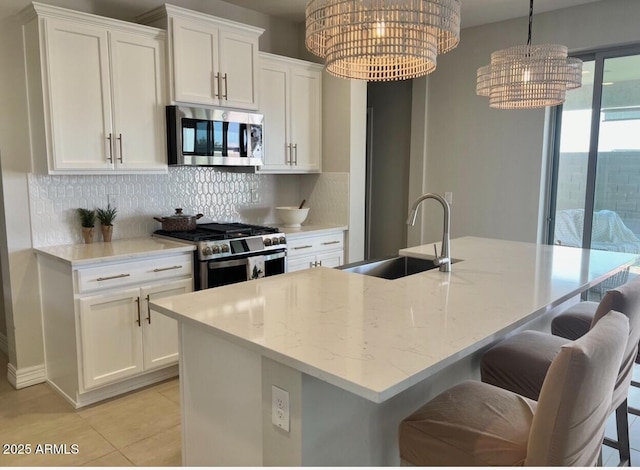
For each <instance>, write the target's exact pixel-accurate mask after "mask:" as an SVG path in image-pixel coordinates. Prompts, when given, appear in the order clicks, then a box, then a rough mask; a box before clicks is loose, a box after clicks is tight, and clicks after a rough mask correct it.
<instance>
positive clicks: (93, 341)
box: [38, 250, 193, 407]
mask: <svg viewBox="0 0 640 470" xmlns="http://www.w3.org/2000/svg"><path fill="white" fill-rule="evenodd" d="M38 265H39V269H40V280H41V283H40V284H41V295H42V306H43V327H44V335H45V360H46V367H47V381H48V382H49V383H50V384H51V385H52V386H53V387H54V388H55V389H57V390H58V391H59V392H60V393H61V394H62V395H63V396H64V397H65V398H67V400H68V401H70V402H71V403H72V404H73V405H75V406H76V407H81V406H85V405H88V404H91V403H94V402H96V401H99V400H102V399H105V398H108V397H111V396H115V395H118V394H121V393H124V392H127V391H129V390H133V389H135V388H139V387H141V386H144V385H148V384H150V383H154V382H157V381H159V380H164V379H166V378H169V377H172V376H175V375H176V374H177V364H178V325H177V322H176V321H175V320H173V319H172V318H169V317H167V316H165V315H162V314H160V313H158V312H155V311H153V310H152V309H151V306H150V302H153V301H154V300H157V299H160V298H162V297H168V296H174V295H179V294H184V293H187V292H191V291H192V290H193V279H192V272H193V271H192V270H193V255H192V254H191V252H187V251H186V250H185V252H184V253H178V254H176V253H171V254H167V255H162V256H158V255H156V256H140V257H133V260H127V261H121V262H101V261H96V263H85V264H83V265H82V266H80V267H77V266H75V267H74V266H72V265H70V264H69V263H68V262H64V261H60V260H58V259H55V258H52V257H49V256H39V257H38Z"/></svg>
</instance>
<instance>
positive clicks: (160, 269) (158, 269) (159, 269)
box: [153, 266, 182, 273]
mask: <svg viewBox="0 0 640 470" xmlns="http://www.w3.org/2000/svg"><path fill="white" fill-rule="evenodd" d="M181 267H182V266H171V267H168V268H156V269H154V270H153V272H154V273H159V272H162V271H171V270H172V269H180V268H181Z"/></svg>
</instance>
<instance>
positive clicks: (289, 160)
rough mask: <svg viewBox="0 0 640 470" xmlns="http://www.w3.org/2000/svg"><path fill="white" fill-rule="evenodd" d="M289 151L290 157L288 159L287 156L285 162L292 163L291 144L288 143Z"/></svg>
mask: <svg viewBox="0 0 640 470" xmlns="http://www.w3.org/2000/svg"><path fill="white" fill-rule="evenodd" d="M287 151H288V152H289V158H288V159H287V158H286V156H285V163H286V164H287V165H291V161H292V160H291V144H287Z"/></svg>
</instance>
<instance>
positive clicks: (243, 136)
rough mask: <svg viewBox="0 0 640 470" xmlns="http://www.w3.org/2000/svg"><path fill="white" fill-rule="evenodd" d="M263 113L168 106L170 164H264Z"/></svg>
mask: <svg viewBox="0 0 640 470" xmlns="http://www.w3.org/2000/svg"><path fill="white" fill-rule="evenodd" d="M263 121H264V116H263V115H262V114H254V113H246V112H242V111H230V110H226V109H217V108H197V107H189V106H167V151H168V154H169V165H194V166H219V165H223V166H260V165H262V129H263Z"/></svg>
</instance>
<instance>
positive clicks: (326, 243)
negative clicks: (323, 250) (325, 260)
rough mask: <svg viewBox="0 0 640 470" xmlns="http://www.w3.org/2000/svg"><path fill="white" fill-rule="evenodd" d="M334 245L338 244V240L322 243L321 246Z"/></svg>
mask: <svg viewBox="0 0 640 470" xmlns="http://www.w3.org/2000/svg"><path fill="white" fill-rule="evenodd" d="M336 243H340V241H339V240H336V241H333V242H322V244H323V245H335V244H336Z"/></svg>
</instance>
